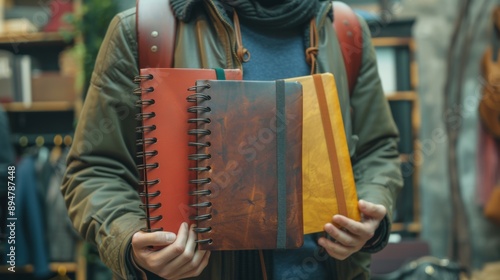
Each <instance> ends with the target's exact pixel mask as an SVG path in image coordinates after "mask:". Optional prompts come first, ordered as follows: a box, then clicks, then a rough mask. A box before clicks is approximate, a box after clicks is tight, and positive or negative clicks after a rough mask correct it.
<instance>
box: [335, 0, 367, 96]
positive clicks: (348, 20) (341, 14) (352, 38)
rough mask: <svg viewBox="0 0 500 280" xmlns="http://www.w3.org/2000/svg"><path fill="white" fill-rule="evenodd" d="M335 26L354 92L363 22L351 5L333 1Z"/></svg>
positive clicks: (351, 90) (360, 56)
mask: <svg viewBox="0 0 500 280" xmlns="http://www.w3.org/2000/svg"><path fill="white" fill-rule="evenodd" d="M333 28H335V30H336V32H337V37H338V40H339V44H340V48H341V50H342V57H343V58H344V65H345V68H346V73H347V80H348V83H349V92H350V94H352V93H353V91H354V87H355V86H356V81H357V80H358V75H359V71H360V69H361V60H362V54H363V34H362V29H361V24H360V22H359V20H358V17H357V16H356V14H355V13H354V11H353V10H352V9H351V7H349V6H348V5H347V4H345V3H343V2H338V1H333Z"/></svg>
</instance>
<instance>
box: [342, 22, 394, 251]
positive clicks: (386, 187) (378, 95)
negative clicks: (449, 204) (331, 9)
mask: <svg viewBox="0 0 500 280" xmlns="http://www.w3.org/2000/svg"><path fill="white" fill-rule="evenodd" d="M360 22H361V25H362V30H363V52H362V64H361V69H360V74H359V76H358V80H357V83H356V86H355V88H354V92H353V94H352V97H351V106H352V110H353V111H352V133H353V136H354V137H356V136H357V138H358V142H357V144H356V152H355V154H354V156H353V158H352V163H353V171H354V177H355V180H356V187H357V190H358V196H359V199H364V200H366V201H369V202H372V203H377V204H382V205H384V206H385V207H386V209H387V215H386V217H385V218H384V220H383V221H382V223H381V224H380V226H379V228H378V229H377V231H376V233H375V236H374V238H373V240H369V241H368V242H367V245H366V246H365V248H364V249H363V251H364V252H370V253H374V252H377V251H380V250H381V249H382V248H384V247H385V245H386V244H387V242H388V239H389V235H390V228H391V223H392V213H393V207H394V205H395V200H396V197H397V194H398V192H399V191H400V189H401V188H402V186H403V179H402V175H401V168H400V160H399V153H398V150H397V141H398V137H399V134H398V131H397V128H396V125H395V123H394V120H393V119H392V115H391V111H390V109H389V106H388V102H387V100H386V97H385V96H384V92H383V89H382V84H381V81H380V77H379V73H378V69H377V61H376V56H375V50H374V48H373V46H372V44H371V36H370V31H369V29H368V26H367V25H366V22H365V21H364V20H362V19H361V18H360Z"/></svg>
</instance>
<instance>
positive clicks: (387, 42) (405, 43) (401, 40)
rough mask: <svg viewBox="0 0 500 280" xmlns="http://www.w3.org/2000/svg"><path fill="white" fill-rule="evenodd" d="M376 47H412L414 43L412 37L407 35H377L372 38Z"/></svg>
mask: <svg viewBox="0 0 500 280" xmlns="http://www.w3.org/2000/svg"><path fill="white" fill-rule="evenodd" d="M372 44H373V46H374V47H398V46H400V47H410V46H412V45H413V39H412V38H406V37H377V38H372Z"/></svg>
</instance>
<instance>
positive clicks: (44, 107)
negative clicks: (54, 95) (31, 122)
mask: <svg viewBox="0 0 500 280" xmlns="http://www.w3.org/2000/svg"><path fill="white" fill-rule="evenodd" d="M2 106H3V107H4V109H5V111H8V112H43V111H71V110H73V109H74V108H75V104H74V103H73V102H66V101H54V102H32V103H31V104H29V105H28V104H24V103H22V102H11V103H2Z"/></svg>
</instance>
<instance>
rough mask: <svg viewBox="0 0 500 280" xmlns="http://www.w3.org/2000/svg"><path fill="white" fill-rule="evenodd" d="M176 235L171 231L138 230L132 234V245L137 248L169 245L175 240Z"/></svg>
mask: <svg viewBox="0 0 500 280" xmlns="http://www.w3.org/2000/svg"><path fill="white" fill-rule="evenodd" d="M175 238H176V235H175V233H173V232H168V231H157V232H142V231H138V232H136V233H135V234H134V235H133V236H132V246H133V247H134V248H137V249H141V248H147V247H151V246H162V245H169V244H172V242H174V241H175Z"/></svg>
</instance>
